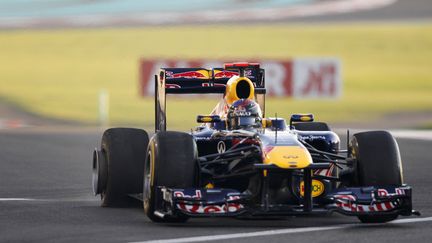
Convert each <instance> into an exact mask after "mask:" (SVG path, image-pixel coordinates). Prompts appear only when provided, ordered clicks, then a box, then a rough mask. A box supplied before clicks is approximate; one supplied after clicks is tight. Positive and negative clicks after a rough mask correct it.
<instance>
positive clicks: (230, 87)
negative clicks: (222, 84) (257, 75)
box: [225, 76, 255, 105]
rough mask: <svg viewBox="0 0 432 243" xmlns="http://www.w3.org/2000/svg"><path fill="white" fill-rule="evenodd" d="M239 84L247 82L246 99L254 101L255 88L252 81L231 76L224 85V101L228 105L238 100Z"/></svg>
mask: <svg viewBox="0 0 432 243" xmlns="http://www.w3.org/2000/svg"><path fill="white" fill-rule="evenodd" d="M240 82H247V83H248V85H249V96H248V97H247V99H252V100H253V99H254V95H255V87H254V85H253V83H252V81H251V80H250V79H249V78H247V77H238V76H233V77H231V78H230V79H229V80H228V82H227V84H226V89H225V101H226V102H227V104H228V105H231V104H232V103H234V101H236V100H239V99H240V98H239V97H238V96H237V91H236V88H237V84H238V83H240Z"/></svg>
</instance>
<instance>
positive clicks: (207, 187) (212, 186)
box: [205, 183, 214, 189]
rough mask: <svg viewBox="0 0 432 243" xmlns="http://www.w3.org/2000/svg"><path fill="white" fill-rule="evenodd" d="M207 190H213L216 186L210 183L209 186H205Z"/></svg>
mask: <svg viewBox="0 0 432 243" xmlns="http://www.w3.org/2000/svg"><path fill="white" fill-rule="evenodd" d="M205 188H206V189H213V188H214V185H213V184H212V183H208V184H207V185H206V186H205Z"/></svg>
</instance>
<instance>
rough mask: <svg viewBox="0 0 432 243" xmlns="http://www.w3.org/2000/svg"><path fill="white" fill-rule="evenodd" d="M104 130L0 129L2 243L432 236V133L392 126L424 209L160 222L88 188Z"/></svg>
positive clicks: (407, 176)
mask: <svg viewBox="0 0 432 243" xmlns="http://www.w3.org/2000/svg"><path fill="white" fill-rule="evenodd" d="M352 132H355V131H352ZM401 134H402V133H401ZM101 135H102V130H101V129H93V128H47V129H43V128H36V127H35V128H22V129H3V130H0V155H1V157H0V161H1V162H0V242H10V241H12V242H23V241H32V242H34V241H43V242H70V241H74V242H80V241H85V242H145V241H159V240H163V241H162V242H198V241H218V242H219V241H222V242H223V241H226V242H229V241H233V240H235V241H236V242H261V241H263V240H266V241H272V242H279V241H290V242H306V241H311V240H314V241H317V240H318V241H356V242H359V241H362V242H363V241H371V242H372V241H373V242H377V241H379V242H386V241H396V242H402V241H408V240H410V241H413V240H417V241H420V242H426V241H428V239H430V238H431V237H432V233H431V232H430V228H431V227H432V209H431V208H430V205H431V204H432V197H430V190H431V189H430V185H432V177H431V176H430V171H431V170H432V161H431V158H430V157H429V156H428V152H429V150H430V148H431V146H432V140H431V139H428V138H427V137H429V138H430V136H425V138H406V137H407V135H406V134H404V135H403V136H402V137H399V135H398V134H397V132H394V135H395V136H396V137H397V141H398V143H399V147H400V151H401V154H402V160H403V173H404V177H405V183H407V184H409V185H411V186H412V187H413V204H414V208H415V209H416V210H419V211H420V212H421V213H422V215H421V216H420V217H400V218H399V219H398V220H396V221H394V222H392V223H387V224H378V225H369V224H367V225H365V224H361V223H359V221H358V220H357V218H355V217H347V216H342V215H339V214H333V215H330V216H326V217H324V216H319V217H317V216H313V217H312V216H310V217H309V216H308V217H284V218H277V219H256V220H255V219H254V220H238V219H230V218H203V219H191V220H189V221H188V222H187V223H185V224H155V223H152V222H150V220H149V219H147V218H146V217H145V215H144V213H143V210H142V207H141V205H140V204H139V203H137V205H136V206H135V207H129V208H102V207H100V206H99V204H100V202H99V198H97V197H94V196H93V194H92V189H91V154H92V150H93V148H94V147H97V146H100V144H99V143H100V141H99V140H100V137H101ZM340 136H341V139H342V140H343V141H342V143H341V144H345V141H344V140H345V139H344V138H345V136H344V134H343V133H341V134H340ZM403 137H404V138H403ZM342 146H343V145H342Z"/></svg>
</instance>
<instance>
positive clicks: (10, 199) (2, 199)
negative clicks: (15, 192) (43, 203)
mask: <svg viewBox="0 0 432 243" xmlns="http://www.w3.org/2000/svg"><path fill="white" fill-rule="evenodd" d="M37 200H38V199H33V198H17V197H8V198H0V202H4V201H37Z"/></svg>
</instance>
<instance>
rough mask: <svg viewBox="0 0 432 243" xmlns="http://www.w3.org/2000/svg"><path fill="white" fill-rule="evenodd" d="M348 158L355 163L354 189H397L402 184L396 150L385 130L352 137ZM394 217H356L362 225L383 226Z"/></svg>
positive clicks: (398, 157)
mask: <svg viewBox="0 0 432 243" xmlns="http://www.w3.org/2000/svg"><path fill="white" fill-rule="evenodd" d="M350 150H351V154H352V157H353V158H354V159H355V160H356V161H357V168H356V171H355V179H356V181H355V184H356V185H355V186H360V187H368V186H400V185H402V183H403V178H402V162H401V157H400V153H399V147H398V144H397V142H396V140H395V139H394V138H393V136H392V135H391V134H390V133H389V132H386V131H373V132H362V133H357V134H354V135H353V137H352V139H351V141H350ZM397 217H398V214H397V213H395V214H388V215H363V216H358V218H359V219H360V221H361V222H363V223H384V222H388V221H391V220H394V219H396V218H397Z"/></svg>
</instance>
